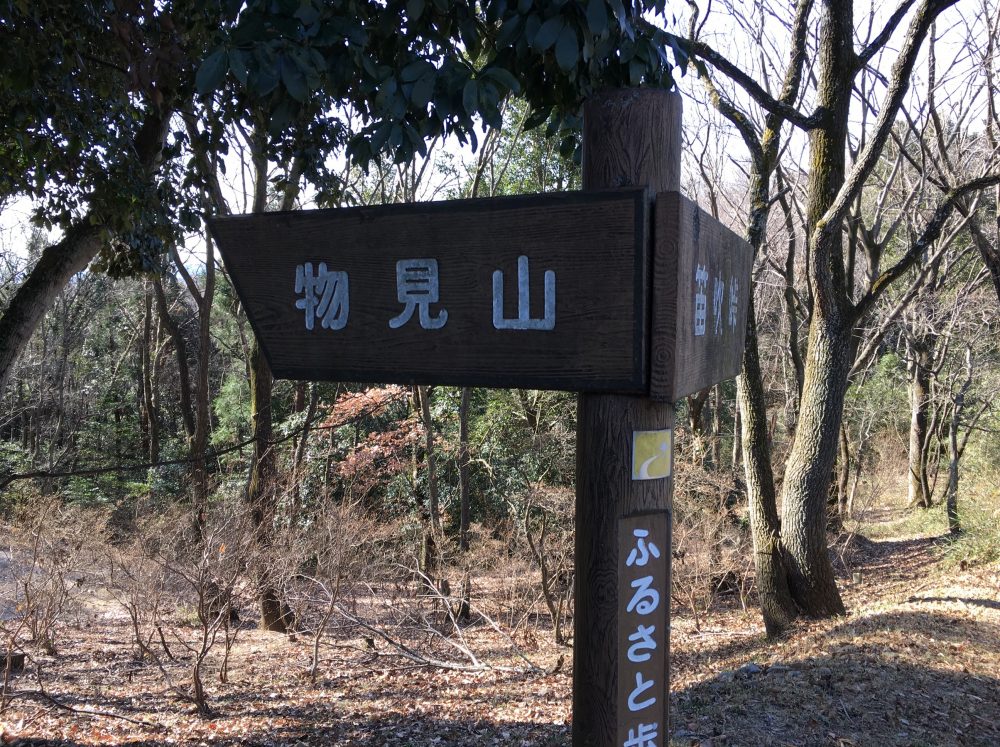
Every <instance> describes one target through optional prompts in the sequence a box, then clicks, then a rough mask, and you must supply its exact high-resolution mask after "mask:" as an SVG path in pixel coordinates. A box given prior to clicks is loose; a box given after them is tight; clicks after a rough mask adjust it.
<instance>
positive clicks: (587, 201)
mask: <svg viewBox="0 0 1000 747" xmlns="http://www.w3.org/2000/svg"><path fill="white" fill-rule="evenodd" d="M652 202H653V201H652V200H651V199H650V195H649V194H648V193H647V192H646V191H645V190H642V189H632V190H622V191H611V192H565V193H556V194H543V195H530V196H520V197H503V198H493V199H486V200H454V201H445V202H434V203H419V204H409V205H388V206H380V207H354V208H342V209H332V210H312V211H296V212H285V213H267V214H258V215H246V216H234V217H226V218H216V219H214V220H212V221H211V222H210V228H211V231H212V234H213V236H214V237H215V239H216V242H217V243H218V246H219V250H220V253H221V254H222V257H223V260H224V262H225V265H226V268H227V270H228V271H229V275H230V277H231V278H232V282H233V284H234V286H235V288H236V292H237V294H238V295H239V297H240V300H241V301H242V303H243V306H244V308H245V310H246V313H247V317H248V319H249V320H250V324H251V325H252V326H253V329H254V332H255V333H256V334H257V337H258V339H259V340H260V343H261V345H262V347H263V350H264V353H265V355H266V356H267V359H268V362H269V363H270V365H271V369H272V371H273V372H274V374H275V376H277V377H279V378H290V379H311V380H335V381H357V382H382V383H435V384H452V385H468V386H489V387H514V388H535V389H566V390H571V391H598V392H601V391H603V392H621V393H635V394H639V393H642V394H649V395H650V396H653V397H654V398H657V399H676V398H678V397H680V396H683V395H684V394H688V393H690V392H691V391H695V390H696V389H698V388H701V387H702V386H708V385H709V384H712V383H714V382H715V381H717V380H720V379H719V378H716V377H722V378H726V377H728V376H732V375H734V374H735V373H736V372H737V371H738V367H739V353H740V351H741V350H742V341H743V328H744V326H745V320H746V297H747V296H746V294H747V293H749V269H750V253H749V248H748V247H747V245H746V244H745V242H742V241H741V240H740V239H739V238H738V237H736V236H735V235H734V234H732V233H731V232H729V231H727V230H726V229H725V228H724V227H722V226H721V224H719V223H718V222H717V221H714V220H713V219H711V218H709V217H708V216H707V215H706V214H704V213H703V212H701V211H699V210H698V208H697V207H696V206H694V205H693V204H692V203H690V202H689V201H687V200H685V199H684V198H683V197H681V196H680V195H677V194H675V193H667V194H664V195H660V196H659V197H658V198H657V199H656V201H655V209H651V203H652ZM654 215H655V220H654ZM654 228H655V233H656V236H657V237H658V238H656V239H655V240H654V238H653V233H654ZM720 289H721V290H720ZM720 294H721V295H720ZM674 351H676V352H674ZM734 366H735V367H734ZM709 379H711V380H709ZM702 382H704V383H702ZM697 384H700V386H696V385H697ZM691 387H695V389H691Z"/></svg>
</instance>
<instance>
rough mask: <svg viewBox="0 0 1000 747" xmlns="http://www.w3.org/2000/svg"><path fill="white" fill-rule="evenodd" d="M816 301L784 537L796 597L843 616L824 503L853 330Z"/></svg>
mask: <svg viewBox="0 0 1000 747" xmlns="http://www.w3.org/2000/svg"><path fill="white" fill-rule="evenodd" d="M826 313H827V312H826V311H824V310H823V309H822V308H821V307H820V306H818V305H817V307H816V309H815V310H814V312H813V322H812V324H811V325H810V330H809V356H808V361H809V362H808V364H807V366H806V378H805V382H804V385H803V388H802V402H801V403H800V407H799V423H798V428H797V429H796V433H795V441H794V442H793V444H792V449H791V452H790V454H789V456H788V462H787V464H786V466H785V482H784V490H783V493H782V513H781V519H782V520H781V537H782V544H783V545H784V547H785V551H786V552H785V560H786V563H787V566H788V580H789V586H790V591H791V594H792V598H793V599H794V600H795V603H796V605H797V606H798V607H799V608H801V609H802V610H803V611H804V612H805V613H806V614H808V615H810V616H814V617H826V616H830V615H841V614H844V612H845V609H844V603H843V602H842V601H841V599H840V592H839V591H838V590H837V584H836V581H835V580H834V574H833V565H832V563H831V562H830V556H829V553H828V551H827V542H826V516H827V511H826V505H827V496H828V495H829V490H830V478H831V475H832V474H833V465H834V462H836V459H837V447H838V437H839V434H840V424H841V417H842V414H843V407H844V394H845V392H846V389H847V375H848V373H849V372H850V368H851V363H852V361H851V360H850V355H849V350H850V329H849V328H848V329H847V330H845V329H844V328H843V323H842V322H840V321H839V320H838V319H836V318H834V319H828V318H826Z"/></svg>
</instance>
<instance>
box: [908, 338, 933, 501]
mask: <svg viewBox="0 0 1000 747" xmlns="http://www.w3.org/2000/svg"><path fill="white" fill-rule="evenodd" d="M910 347H911V350H912V360H911V361H910V446H909V457H908V461H909V479H908V484H909V490H908V497H909V505H910V506H920V507H921V508H930V506H931V496H930V491H929V489H928V488H929V480H928V478H927V450H928V446H929V445H930V439H929V438H928V423H929V418H928V412H929V411H930V400H931V372H930V363H931V361H930V358H931V356H930V353H929V351H928V350H927V347H926V346H925V345H919V346H918V345H911V346H910Z"/></svg>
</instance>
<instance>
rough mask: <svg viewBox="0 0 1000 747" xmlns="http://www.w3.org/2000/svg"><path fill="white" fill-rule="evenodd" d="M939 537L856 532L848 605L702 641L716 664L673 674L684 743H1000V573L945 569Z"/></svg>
mask: <svg viewBox="0 0 1000 747" xmlns="http://www.w3.org/2000/svg"><path fill="white" fill-rule="evenodd" d="M937 544H938V543H937V541H936V540H934V539H926V538H921V539H907V540H887V541H883V542H870V541H868V540H864V539H863V538H855V542H854V543H853V545H854V546H853V547H852V546H851V545H848V548H847V552H846V553H844V556H843V558H842V562H841V564H840V565H841V576H842V578H841V582H842V584H843V587H842V588H844V597H845V602H846V604H847V605H848V609H849V614H848V615H847V617H845V618H842V619H839V620H832V621H818V622H817V621H813V622H810V621H807V622H804V623H802V624H800V625H799V626H798V627H797V628H796V630H794V631H793V632H792V633H790V634H789V635H788V636H786V637H785V638H784V639H783V640H780V641H777V642H774V643H766V642H763V641H761V640H760V639H759V638H756V637H755V638H753V639H752V640H750V641H748V642H746V643H745V644H744V645H739V644H738V641H737V642H734V641H733V640H728V641H725V642H722V644H721V645H720V646H719V647H718V648H717V649H716V651H715V654H716V655H717V657H718V658H715V659H714V660H713V655H712V653H713V652H711V651H704V650H703V651H701V652H700V654H699V656H698V659H699V660H700V662H699V663H701V664H704V666H707V667H711V668H713V669H714V672H713V675H712V676H710V677H707V678H705V677H702V676H700V675H701V674H703V673H702V672H699V671H697V669H698V668H697V667H696V671H695V673H693V680H694V681H692V682H690V683H689V684H688V685H686V686H683V687H680V688H677V687H676V685H677V683H676V681H675V689H674V692H673V693H672V702H673V706H674V710H673V712H674V714H675V722H674V723H675V729H674V735H675V743H676V744H683V745H702V747H708V746H709V745H723V744H725V745H728V744H732V745H796V746H802V747H806V746H812V745H837V746H839V745H951V744H955V745H984V746H985V745H997V744H1000V680H998V679H997V676H998V673H1000V575H998V573H997V571H996V569H993V570H992V571H989V570H977V571H965V572H955V573H953V574H949V573H946V572H944V571H942V568H941V565H940V561H939V555H938V552H937ZM855 574H859V575H855ZM854 579H857V581H858V582H857V583H854ZM677 646H678V648H682V647H683V643H681V642H678V644H677Z"/></svg>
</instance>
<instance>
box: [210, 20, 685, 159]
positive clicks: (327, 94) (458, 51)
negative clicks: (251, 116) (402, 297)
mask: <svg viewBox="0 0 1000 747" xmlns="http://www.w3.org/2000/svg"><path fill="white" fill-rule="evenodd" d="M239 4H240V3H238V2H237V3H234V5H236V6H238V5H239ZM664 6H665V0H637V1H636V2H635V3H633V4H631V5H629V6H628V7H626V6H625V5H623V3H622V0H517V1H514V0H490V1H489V2H486V3H478V2H475V1H470V0H458V1H453V0H388V2H385V1H383V0H335V1H333V2H321V1H320V0H253V1H252V2H249V3H247V4H246V7H245V8H244V9H243V10H242V11H241V12H240V13H239V15H238V18H237V21H236V23H234V24H232V25H230V26H227V27H225V28H223V29H221V30H220V34H219V36H218V39H217V44H216V45H215V47H214V48H213V49H212V50H211V52H210V53H209V54H208V56H207V57H206V58H205V60H204V62H203V63H202V64H201V66H200V67H199V69H198V73H197V87H198V90H199V92H200V93H202V94H203V95H210V94H213V93H216V92H225V91H233V92H234V93H235V102H236V103H238V105H239V106H246V105H247V102H253V105H255V106H258V107H260V108H261V109H262V110H263V111H265V112H266V113H267V117H268V121H269V129H270V132H271V134H272V136H274V137H276V138H281V137H283V136H284V137H287V136H288V135H289V133H291V132H294V130H295V129H296V127H295V123H296V122H299V123H301V122H315V121H316V118H317V117H322V116H323V115H324V114H328V113H329V112H331V111H334V110H336V109H337V108H340V107H346V108H348V109H349V110H351V111H352V112H354V113H356V114H357V115H360V117H361V118H362V119H363V121H364V125H365V126H364V129H363V130H362V131H361V132H359V133H355V134H354V135H353V136H352V137H351V138H350V140H349V142H348V143H347V148H348V153H349V155H350V156H351V157H352V158H353V159H354V160H355V161H356V162H357V163H360V164H361V165H367V164H368V163H369V162H370V160H371V159H372V158H374V157H376V156H378V155H379V154H380V153H383V152H388V153H390V154H391V155H392V156H393V157H394V159H395V160H396V161H397V162H404V161H407V160H408V159H410V158H412V157H413V156H414V154H416V153H420V154H424V153H425V152H426V151H425V142H426V141H427V140H428V139H429V138H432V137H435V136H438V135H448V134H453V135H455V136H457V137H458V138H459V139H460V140H461V141H462V142H463V143H464V142H470V143H471V144H472V146H473V147H476V145H477V143H476V134H475V129H474V124H475V121H476V118H477V117H481V118H482V119H483V120H484V121H485V122H486V123H487V124H489V125H491V126H494V127H500V126H501V115H500V105H501V103H502V101H503V100H504V98H505V97H506V96H507V95H508V94H512V93H513V94H521V95H523V96H524V97H525V98H526V100H527V101H528V103H529V105H530V106H531V108H532V111H533V114H532V116H531V117H530V118H529V120H528V122H527V126H528V127H529V128H530V127H535V126H538V125H540V124H542V123H543V122H546V121H547V120H548V121H550V129H551V131H553V132H555V131H557V130H563V131H564V134H566V135H568V136H567V137H565V138H564V141H563V146H562V147H563V150H564V152H570V151H571V150H572V148H573V147H574V145H575V139H574V138H573V137H572V135H571V133H572V131H573V130H574V129H575V128H576V126H577V125H578V111H579V108H580V105H581V102H582V101H583V99H584V98H586V97H587V96H588V95H589V94H590V93H592V92H593V91H594V90H596V89H598V88H601V87H618V86H638V85H641V84H648V85H656V86H665V87H670V86H671V85H672V78H671V68H672V66H671V62H670V60H669V58H668V54H667V51H666V48H665V45H664V43H663V41H664V39H665V38H666V37H662V36H660V38H657V36H658V32H657V31H656V30H655V29H652V28H651V27H650V26H649V25H648V24H645V23H644V22H643V21H642V20H641V16H642V14H643V13H656V14H660V15H662V14H663V13H664V11H665V7H664ZM674 54H675V56H677V55H680V52H679V51H678V50H676V49H675V50H674ZM234 81H235V82H236V83H237V85H236V86H233V87H230V84H232V83H233V82H234Z"/></svg>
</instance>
